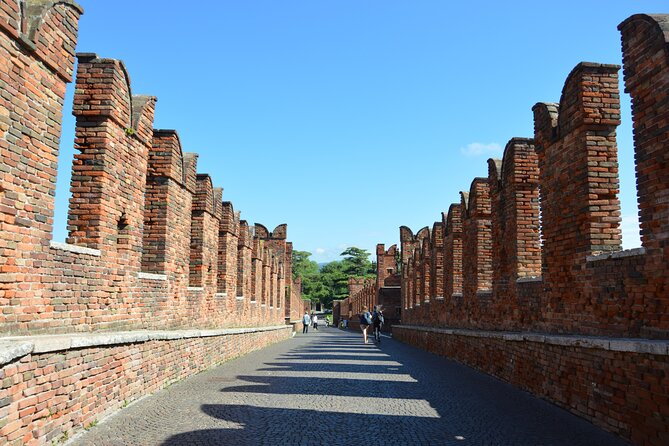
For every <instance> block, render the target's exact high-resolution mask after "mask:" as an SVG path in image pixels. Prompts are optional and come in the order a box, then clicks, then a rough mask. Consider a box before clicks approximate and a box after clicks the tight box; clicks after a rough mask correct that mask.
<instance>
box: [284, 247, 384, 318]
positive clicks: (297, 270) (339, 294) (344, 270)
mask: <svg viewBox="0 0 669 446" xmlns="http://www.w3.org/2000/svg"><path fill="white" fill-rule="evenodd" d="M340 255H341V256H343V257H344V259H343V260H340V261H334V262H330V263H327V264H325V265H323V267H322V268H320V269H319V268H318V264H317V263H316V262H314V261H313V260H309V256H311V253H310V252H306V251H293V278H297V277H301V278H302V297H303V298H304V299H309V300H311V301H312V302H321V303H322V304H323V305H324V306H325V307H326V308H331V307H332V301H333V300H334V299H345V298H347V297H348V279H349V277H365V278H373V277H375V275H376V265H375V263H374V262H371V261H370V260H369V252H367V251H366V250H364V249H360V248H356V247H355V246H352V247H349V248H346V250H345V251H344V252H342V253H341V254H340Z"/></svg>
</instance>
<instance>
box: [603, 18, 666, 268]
mask: <svg viewBox="0 0 669 446" xmlns="http://www.w3.org/2000/svg"><path fill="white" fill-rule="evenodd" d="M618 29H619V30H620V32H621V34H622V46H623V63H624V74H625V91H626V92H628V93H629V94H630V96H631V97H632V119H633V121H634V148H635V159H636V178H637V193H638V202H639V220H640V223H641V244H642V245H643V247H644V248H646V249H647V250H650V251H652V250H661V251H662V252H663V254H664V257H665V258H667V257H669V254H668V250H667V239H669V199H668V198H667V197H669V183H668V182H667V178H669V163H667V155H666V154H667V152H668V151H669V150H668V147H669V142H668V141H669V96H667V91H669V21H668V20H667V15H646V14H637V15H634V16H632V17H630V18H629V19H627V20H625V21H624V22H623V23H621V24H620V26H618ZM614 105H615V104H614ZM611 119H613V120H614V121H615V120H616V119H617V118H616V117H615V115H614V116H613V117H612V118H611Z"/></svg>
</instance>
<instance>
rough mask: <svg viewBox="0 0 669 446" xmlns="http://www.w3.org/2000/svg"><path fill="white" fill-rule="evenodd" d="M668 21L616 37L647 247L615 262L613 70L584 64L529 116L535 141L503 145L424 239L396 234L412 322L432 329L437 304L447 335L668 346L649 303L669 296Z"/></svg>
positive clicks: (649, 19) (624, 28)
mask: <svg viewBox="0 0 669 446" xmlns="http://www.w3.org/2000/svg"><path fill="white" fill-rule="evenodd" d="M667 17H668V16H648V15H636V16H633V17H631V18H629V19H628V20H626V21H625V22H623V23H622V24H621V25H620V30H621V33H622V37H623V44H622V46H623V59H624V60H623V62H624V73H625V85H626V90H627V91H628V92H629V93H630V94H631V96H632V104H633V110H632V111H633V119H634V128H635V134H634V136H635V151H636V160H637V163H636V170H637V179H638V184H639V189H638V194H639V209H640V215H641V232H642V245H643V248H644V249H643V250H641V251H634V252H632V253H629V255H622V254H621V255H618V254H616V253H620V251H621V238H622V237H621V231H620V202H619V199H618V192H619V181H618V159H617V145H616V127H617V126H618V125H619V124H620V99H619V91H618V71H619V69H620V67H619V66H618V65H611V64H598V63H589V62H583V63H580V64H578V65H576V67H575V68H574V69H573V70H572V71H571V73H569V75H568V76H567V79H566V80H565V83H564V88H563V89H562V93H561V96H560V101H559V103H551V102H541V103H537V104H536V105H535V106H534V107H533V108H532V110H533V112H534V129H535V134H534V137H533V138H512V139H511V140H509V142H508V143H507V144H506V147H505V149H504V155H503V158H502V159H501V160H497V159H490V160H488V177H487V178H475V179H474V180H473V181H472V183H471V185H470V187H469V190H468V191H464V192H461V193H460V203H459V204H453V205H451V206H450V207H449V209H448V212H447V213H446V214H444V213H442V216H441V221H440V222H436V223H435V224H434V225H433V226H432V231H431V240H430V239H429V237H427V234H428V233H429V231H427V230H426V229H425V228H424V229H422V230H421V231H419V233H418V234H416V236H414V235H413V233H412V232H411V230H410V229H409V228H407V227H405V226H402V227H400V240H401V242H402V252H401V258H402V265H403V272H402V288H403V306H404V308H406V309H408V310H409V312H408V315H409V316H408V320H415V321H425V320H428V319H426V318H428V316H427V313H426V312H427V311H428V310H426V309H425V308H419V307H421V304H423V303H425V302H431V301H433V300H434V299H437V298H438V297H443V298H444V305H446V308H445V309H443V310H440V311H441V312H442V313H443V315H442V316H440V321H439V324H445V325H449V326H450V325H453V326H458V327H466V328H484V329H513V330H539V331H549V332H556V333H561V332H568V333H579V334H587V335H602V334H605V335H612V336H614V335H618V336H639V337H650V338H659V339H667V338H669V323H668V322H667V321H665V320H664V318H662V317H660V316H659V315H660V314H664V313H666V312H668V311H669V301H667V300H666V299H664V297H663V296H660V295H658V293H659V294H662V292H660V291H658V290H663V289H664V288H665V287H667V285H668V282H667V280H666V279H664V277H665V276H666V274H664V272H661V271H664V267H659V265H666V260H667V259H666V249H662V248H661V247H663V246H664V242H663V241H664V240H666V239H667V238H669V226H668V223H667V221H668V219H669V205H668V204H667V203H666V201H667V200H665V199H664V198H662V197H665V196H666V194H667V192H666V189H667V188H668V187H669V186H668V185H667V182H666V181H663V180H662V178H665V177H669V171H667V166H665V164H666V163H662V162H661V161H660V159H661V158H662V157H663V155H662V153H665V152H666V151H667V150H668V149H669V146H668V145H667V144H668V143H667V141H669V136H668V135H669V96H668V95H666V94H663V93H662V92H664V91H668V90H667V89H668V88H669V44H668V40H667V39H668V37H667V36H668V35H669V34H667V31H668V30H669V19H668V18H667ZM428 241H429V242H428ZM439 277H441V278H442V281H441V283H443V287H442V286H441V285H440V281H438V280H435V278H439ZM428 279H429V280H428ZM442 290H443V291H442ZM442 294H443V296H442ZM632 296H634V297H632ZM429 320H431V321H434V318H433V316H430V318H429Z"/></svg>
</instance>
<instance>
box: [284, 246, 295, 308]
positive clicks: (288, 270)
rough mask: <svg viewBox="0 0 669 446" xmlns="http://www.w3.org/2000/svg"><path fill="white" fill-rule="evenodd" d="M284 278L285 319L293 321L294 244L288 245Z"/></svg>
mask: <svg viewBox="0 0 669 446" xmlns="http://www.w3.org/2000/svg"><path fill="white" fill-rule="evenodd" d="M284 276H285V287H286V291H285V294H286V296H285V301H286V303H285V305H284V306H285V308H284V310H285V311H284V317H285V318H286V319H287V320H289V321H290V320H292V319H293V317H292V315H291V312H292V311H293V305H292V304H293V299H292V296H293V294H292V293H293V244H292V243H290V242H287V243H286V255H285V257H284Z"/></svg>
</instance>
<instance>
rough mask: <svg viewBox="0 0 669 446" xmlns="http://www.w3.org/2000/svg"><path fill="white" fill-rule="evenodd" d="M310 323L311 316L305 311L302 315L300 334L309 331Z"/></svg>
mask: <svg viewBox="0 0 669 446" xmlns="http://www.w3.org/2000/svg"><path fill="white" fill-rule="evenodd" d="M310 323H311V318H310V317H309V313H308V312H306V311H305V312H304V316H302V334H304V333H309V324H310Z"/></svg>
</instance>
